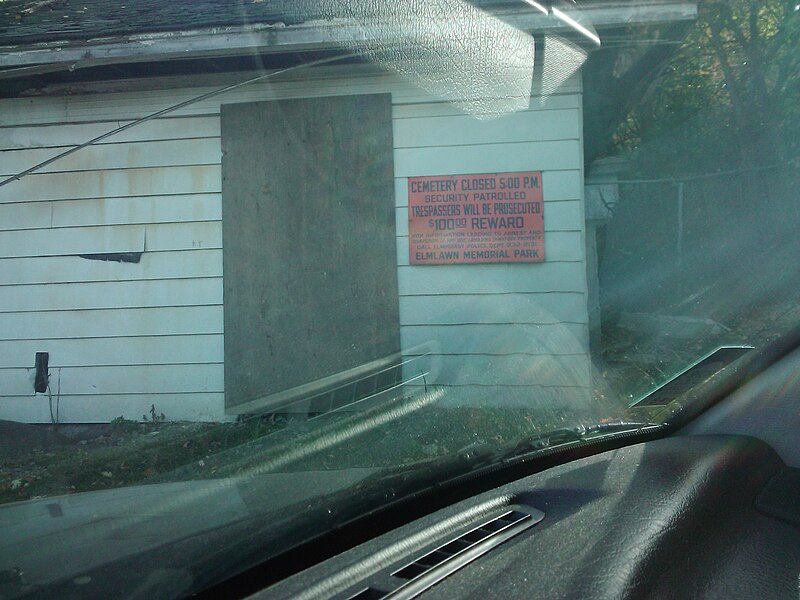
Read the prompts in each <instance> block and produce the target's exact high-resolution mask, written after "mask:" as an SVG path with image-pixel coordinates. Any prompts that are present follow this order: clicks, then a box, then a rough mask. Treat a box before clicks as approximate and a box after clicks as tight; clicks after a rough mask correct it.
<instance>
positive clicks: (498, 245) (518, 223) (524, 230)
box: [408, 171, 544, 265]
mask: <svg viewBox="0 0 800 600" xmlns="http://www.w3.org/2000/svg"><path fill="white" fill-rule="evenodd" d="M543 208H544V207H543V205H542V174H541V172H540V171H520V172H514V173H481V174H475V175H442V176H438V177H436V176H434V177H410V178H409V179H408V246H409V259H410V262H411V264H412V265H445V264H458V263H500V262H539V261H543V260H544V221H543V218H542V210H543Z"/></svg>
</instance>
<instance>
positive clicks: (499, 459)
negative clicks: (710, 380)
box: [457, 420, 663, 471]
mask: <svg viewBox="0 0 800 600" xmlns="http://www.w3.org/2000/svg"><path fill="white" fill-rule="evenodd" d="M661 427H663V426H662V425H660V424H657V423H652V422H649V421H624V420H617V421H610V422H606V423H592V424H590V425H583V424H579V425H576V426H574V427H562V428H559V429H553V430H551V431H547V432H544V433H537V434H535V435H532V436H530V437H527V438H523V439H521V440H519V441H517V442H516V444H514V445H513V446H512V445H504V446H500V447H497V446H495V445H493V444H474V445H472V444H471V445H470V446H468V447H466V448H462V449H461V450H459V452H458V453H457V454H458V457H459V459H460V460H462V461H464V462H466V463H467V465H468V467H469V471H478V470H481V469H483V468H486V467H490V466H492V465H497V464H502V463H506V462H509V461H515V460H519V459H525V458H530V457H532V456H534V455H536V454H537V453H542V452H547V451H550V450H553V449H557V448H561V447H564V446H567V445H572V444H580V443H585V442H587V441H589V440H594V439H597V438H603V437H607V436H614V435H619V434H623V433H637V432H640V431H641V432H645V431H646V432H648V433H651V432H654V431H657V430H658V429H659V428H661Z"/></svg>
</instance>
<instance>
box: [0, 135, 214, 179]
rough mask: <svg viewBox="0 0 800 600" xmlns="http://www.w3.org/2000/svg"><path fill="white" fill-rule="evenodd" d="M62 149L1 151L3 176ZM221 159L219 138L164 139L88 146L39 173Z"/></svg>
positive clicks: (27, 166) (207, 162)
mask: <svg viewBox="0 0 800 600" xmlns="http://www.w3.org/2000/svg"><path fill="white" fill-rule="evenodd" d="M62 151H63V149H62V148H43V149H28V150H2V151H0V171H2V173H0V175H3V176H9V175H14V174H16V173H19V172H20V171H24V170H25V169H27V168H29V167H32V166H33V165H35V164H38V163H40V162H43V161H45V160H48V159H50V158H53V157H54V156H56V155H57V154H60V153H61V152H62ZM219 162H220V142H219V138H216V137H215V138H200V139H196V140H162V141H158V142H130V143H127V144H104V145H101V146H89V147H88V148H83V149H82V150H79V151H78V152H74V153H72V154H69V155H68V156H65V157H64V158H61V159H59V160H57V161H56V162H54V163H51V164H50V165H48V166H46V167H43V168H41V169H40V170H39V171H38V172H39V173H65V172H68V173H74V172H78V171H100V170H103V169H137V168H146V167H175V166H183V165H213V164H218V163H219Z"/></svg>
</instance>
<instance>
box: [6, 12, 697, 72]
mask: <svg viewBox="0 0 800 600" xmlns="http://www.w3.org/2000/svg"><path fill="white" fill-rule="evenodd" d="M581 12H582V15H583V17H584V18H585V19H586V21H587V22H589V23H591V24H592V26H593V27H594V28H595V29H597V30H601V31H602V30H603V29H608V28H619V27H622V26H633V25H657V24H663V23H671V22H676V21H688V20H693V19H695V18H696V17H697V4H696V3H695V2H687V1H683V0H651V1H649V2H637V3H635V5H634V4H633V3H630V2H624V1H617V2H603V3H597V4H594V5H589V6H587V7H583V6H582V7H581ZM492 14H493V15H495V16H496V17H498V18H500V19H502V20H503V21H505V22H507V23H509V24H510V25H512V26H514V27H517V28H518V29H521V30H523V31H529V32H532V33H547V32H563V31H565V30H568V27H567V26H566V25H565V24H564V23H563V22H561V21H559V20H558V19H554V18H553V17H552V15H544V14H541V13H540V12H538V11H536V10H535V9H533V8H532V7H531V6H528V5H527V4H525V3H523V2H522V1H520V3H519V8H514V9H509V8H506V9H501V10H497V11H493V12H492ZM376 32H377V29H376ZM365 34H366V35H367V36H368V35H370V32H369V30H368V29H367V30H365V28H364V26H363V25H358V24H355V23H353V22H348V21H346V20H335V21H315V22H307V23H303V24H299V25H289V26H287V25H284V24H273V25H265V24H262V25H248V26H242V27H223V28H212V29H202V30H196V31H178V32H166V33H151V34H138V35H130V36H118V37H108V38H96V39H90V40H86V41H75V40H70V41H63V42H43V43H36V44H29V45H16V46H0V79H8V78H13V77H24V76H28V75H34V74H39V73H47V72H53V71H59V70H65V69H68V70H70V71H72V70H75V69H81V68H86V67H96V66H102V65H111V64H125V63H142V62H152V61H168V60H181V59H188V58H203V57H206V58H210V57H225V56H242V55H250V54H272V53H297V52H313V51H325V50H334V49H338V48H343V47H346V45H347V43H348V41H351V40H352V39H353V36H354V35H358V36H362V37H363V36H364V35H365ZM376 35H377V33H376Z"/></svg>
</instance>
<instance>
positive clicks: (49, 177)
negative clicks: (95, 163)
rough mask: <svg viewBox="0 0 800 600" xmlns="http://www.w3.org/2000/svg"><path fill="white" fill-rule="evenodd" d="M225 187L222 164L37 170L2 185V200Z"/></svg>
mask: <svg viewBox="0 0 800 600" xmlns="http://www.w3.org/2000/svg"><path fill="white" fill-rule="evenodd" d="M221 190H222V181H221V173H220V165H219V164H216V165H204V166H192V167H153V168H144V169H118V170H112V171H86V172H83V173H81V175H80V177H76V176H75V175H74V174H72V173H34V174H32V175H28V176H27V177H25V178H23V179H20V180H19V181H15V182H14V183H12V184H9V185H6V186H4V187H0V202H34V201H42V200H64V199H69V200H74V199H79V198H109V197H119V196H155V195H161V196H163V195H169V194H206V193H219V192H220V191H221Z"/></svg>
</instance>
